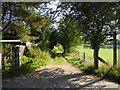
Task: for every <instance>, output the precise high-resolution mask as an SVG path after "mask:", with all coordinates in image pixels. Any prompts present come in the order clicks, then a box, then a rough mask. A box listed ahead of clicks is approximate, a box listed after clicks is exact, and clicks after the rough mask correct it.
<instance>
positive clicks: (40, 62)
mask: <svg viewBox="0 0 120 90" xmlns="http://www.w3.org/2000/svg"><path fill="white" fill-rule="evenodd" d="M48 61H49V60H47V59H44V58H41V59H40V58H28V57H26V56H22V57H21V70H24V71H27V72H31V71H33V70H34V69H37V68H40V67H42V66H45V65H46V64H47V63H48Z"/></svg>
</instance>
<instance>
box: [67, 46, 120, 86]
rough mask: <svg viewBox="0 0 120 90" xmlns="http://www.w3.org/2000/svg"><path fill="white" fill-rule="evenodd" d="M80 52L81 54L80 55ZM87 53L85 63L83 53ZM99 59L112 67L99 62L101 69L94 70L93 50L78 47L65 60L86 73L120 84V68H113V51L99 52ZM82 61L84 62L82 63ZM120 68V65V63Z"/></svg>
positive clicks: (119, 55) (119, 57)
mask: <svg viewBox="0 0 120 90" xmlns="http://www.w3.org/2000/svg"><path fill="white" fill-rule="evenodd" d="M119 51H120V49H119V50H118V58H117V59H118V63H119V61H120V53H119ZM75 52H77V53H76V54H75ZM78 52H79V53H78ZM84 52H85V62H83V53H84ZM99 57H101V58H103V59H104V60H105V61H106V62H107V63H109V64H110V66H106V65H104V64H103V63H101V62H100V61H99V69H98V70H96V69H94V63H93V62H94V59H93V49H90V48H83V47H81V46H77V47H74V48H72V49H71V52H70V53H68V54H67V55H66V56H65V58H66V60H67V61H68V62H69V63H71V64H72V65H73V66H75V67H77V68H79V69H80V70H82V71H84V72H88V73H91V74H95V75H98V76H99V77H101V78H104V79H107V80H110V81H114V82H117V83H119V84H120V67H115V68H113V67H112V66H113V50H112V49H103V48H101V49H100V51H99ZM81 61H82V62H81ZM119 66H120V63H119Z"/></svg>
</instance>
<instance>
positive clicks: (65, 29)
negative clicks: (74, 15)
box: [57, 17, 81, 52]
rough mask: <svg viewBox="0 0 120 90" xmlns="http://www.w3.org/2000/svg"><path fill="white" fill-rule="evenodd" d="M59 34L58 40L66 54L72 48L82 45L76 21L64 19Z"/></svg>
mask: <svg viewBox="0 0 120 90" xmlns="http://www.w3.org/2000/svg"><path fill="white" fill-rule="evenodd" d="M57 30H58V32H57V40H58V42H59V43H60V44H62V46H63V48H64V52H69V50H70V48H71V47H73V46H75V45H77V44H78V43H80V41H81V38H80V35H81V33H80V31H79V25H78V24H76V23H75V20H74V19H72V20H71V19H70V18H69V17H65V18H63V20H62V21H61V23H60V25H59V27H58V29H57Z"/></svg>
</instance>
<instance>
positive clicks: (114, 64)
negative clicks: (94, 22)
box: [113, 32, 117, 67]
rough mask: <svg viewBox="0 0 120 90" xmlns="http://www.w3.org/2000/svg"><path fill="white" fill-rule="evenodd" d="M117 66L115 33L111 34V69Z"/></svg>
mask: <svg viewBox="0 0 120 90" xmlns="http://www.w3.org/2000/svg"><path fill="white" fill-rule="evenodd" d="M116 65H117V40H116V32H114V33H113V67H115V66H116Z"/></svg>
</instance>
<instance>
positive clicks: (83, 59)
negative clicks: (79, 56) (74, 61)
mask: <svg viewBox="0 0 120 90" xmlns="http://www.w3.org/2000/svg"><path fill="white" fill-rule="evenodd" d="M84 61H85V52H84V53H83V62H84Z"/></svg>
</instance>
